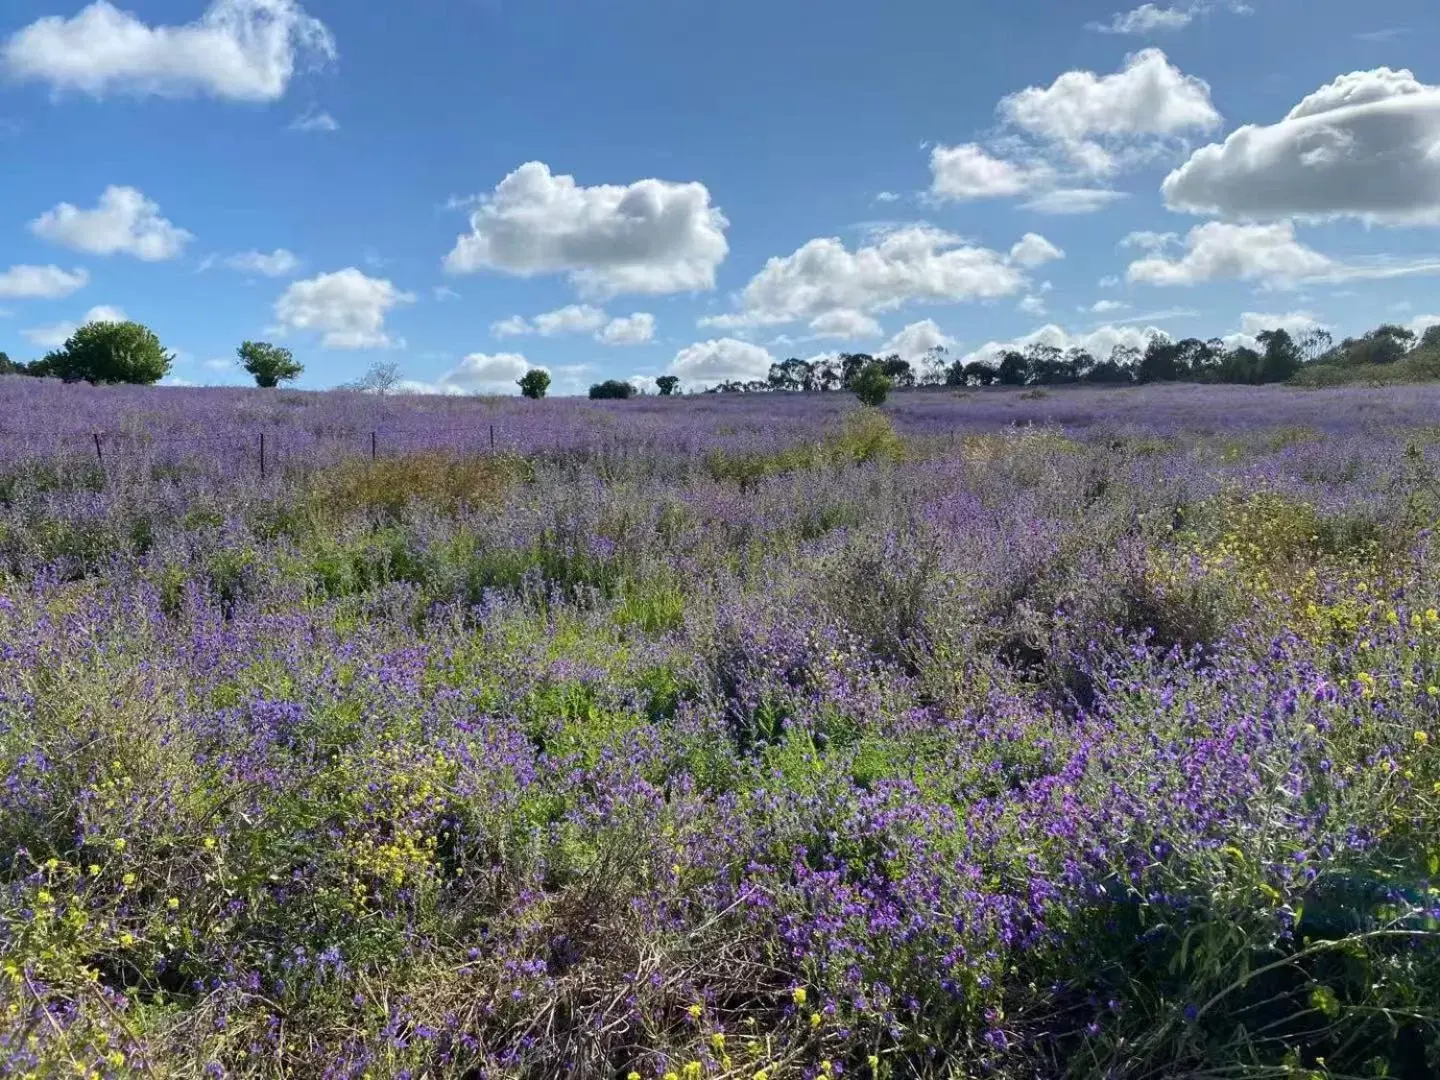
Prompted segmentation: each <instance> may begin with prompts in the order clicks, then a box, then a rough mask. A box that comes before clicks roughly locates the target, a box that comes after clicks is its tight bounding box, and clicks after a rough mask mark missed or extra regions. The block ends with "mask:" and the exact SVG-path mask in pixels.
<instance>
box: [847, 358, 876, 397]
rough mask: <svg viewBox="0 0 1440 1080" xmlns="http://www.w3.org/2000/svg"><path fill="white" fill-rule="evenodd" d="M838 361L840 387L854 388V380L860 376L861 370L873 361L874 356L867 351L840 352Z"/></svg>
mask: <svg viewBox="0 0 1440 1080" xmlns="http://www.w3.org/2000/svg"><path fill="white" fill-rule="evenodd" d="M838 362H839V365H840V386H841V388H842V389H844V390H853V389H855V386H854V383H855V380H856V379H857V378H859V377H860V373H861V372H862V371H864V370H865V369H866V368H868V367H869V366H870V365H871V364H873V363H874V362H875V358H874V357H873V356H871V355H870V354H869V353H841V354H840V356H839V358H838Z"/></svg>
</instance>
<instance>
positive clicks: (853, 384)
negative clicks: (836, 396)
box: [850, 361, 893, 408]
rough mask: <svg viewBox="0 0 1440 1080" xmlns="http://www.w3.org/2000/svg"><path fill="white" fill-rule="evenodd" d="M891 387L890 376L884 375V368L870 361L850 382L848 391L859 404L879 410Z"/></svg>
mask: <svg viewBox="0 0 1440 1080" xmlns="http://www.w3.org/2000/svg"><path fill="white" fill-rule="evenodd" d="M892 385H893V384H892V383H891V381H890V376H889V375H886V374H885V369H884V367H883V366H882V365H880V364H878V363H876V362H874V361H871V363H870V364H869V365H868V366H867V367H866V368H865V369H864V370H863V371H861V372H860V373H859V374H858V375H856V376H855V378H853V379H852V380H850V389H851V390H852V391H853V392H854V394H855V396H856V397H857V398H859V399H860V404H862V405H869V406H871V407H872V408H879V407H880V406H881V405H884V404H885V399H886V398H887V397H889V396H890V388H891V386H892Z"/></svg>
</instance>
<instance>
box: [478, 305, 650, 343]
mask: <svg viewBox="0 0 1440 1080" xmlns="http://www.w3.org/2000/svg"><path fill="white" fill-rule="evenodd" d="M591 332H593V333H594V335H595V340H596V341H599V342H602V343H604V344H606V345H640V344H643V343H644V342H647V341H649V340H650V339H651V338H653V337H654V336H655V316H654V315H651V314H650V313H649V312H645V311H637V312H635V313H634V314H633V315H626V316H622V317H620V318H615V319H612V318H611V317H610V316H609V315H607V314H606V313H605V312H604V311H603V310H601V309H600V308H597V307H591V306H590V305H589V304H570V305H569V306H568V307H563V308H559V309H557V310H555V311H546V312H543V313H542V314H540V315H536V316H535V317H534V318H533V319H526V318H525V317H524V316H522V315H511V316H510V317H509V318H508V319H501V320H500V321H499V322H496V323H491V324H490V333H491V334H493V335H494V336H495V337H521V336H523V335H525V334H539V335H540V336H541V337H557V336H559V335H561V334H588V333H591Z"/></svg>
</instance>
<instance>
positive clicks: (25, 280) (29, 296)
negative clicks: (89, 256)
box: [0, 266, 90, 300]
mask: <svg viewBox="0 0 1440 1080" xmlns="http://www.w3.org/2000/svg"><path fill="white" fill-rule="evenodd" d="M89 281H90V275H89V273H88V272H86V271H85V270H82V269H80V268H79V267H76V268H75V269H74V270H62V269H61V268H60V267H58V266H12V267H11V268H10V269H9V270H6V271H5V272H4V273H0V297H4V298H5V299H7V300H59V299H60V298H61V297H65V296H69V295H70V294H71V293H74V292H78V291H79V290H81V289H83V288H84V287H85V286H86V285H87V284H88V283H89Z"/></svg>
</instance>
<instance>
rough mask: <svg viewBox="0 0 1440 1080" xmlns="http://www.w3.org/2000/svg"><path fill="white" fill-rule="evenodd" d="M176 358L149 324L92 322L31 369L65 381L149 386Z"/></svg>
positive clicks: (164, 372)
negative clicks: (147, 325) (167, 350)
mask: <svg viewBox="0 0 1440 1080" xmlns="http://www.w3.org/2000/svg"><path fill="white" fill-rule="evenodd" d="M174 359H175V357H174V356H173V355H172V354H171V353H167V352H166V351H165V349H164V347H163V346H162V345H161V344H160V339H159V338H157V337H156V336H155V334H154V332H152V331H151V330H150V329H149V328H148V327H144V326H141V325H140V324H139V323H135V322H92V323H86V324H85V325H84V326H82V327H80V329H78V330H76V331H75V332H74V333H73V334H71V335H70V337H69V339H68V340H66V342H65V344H64V345H62V346H61V347H60V348H59V349H57V350H55V351H54V352H51V353H47V354H46V356H45V358H44V359H43V360H41V361H39V362H38V364H34V365H31V368H32V370H34V371H35V372H36V374H43V375H57V376H59V377H60V378H62V379H64V380H65V381H66V382H89V383H136V384H139V385H143V386H148V385H150V384H151V383H157V382H159V381H160V380H161V379H163V378H164V377H165V376H166V375H168V374H169V373H170V364H171V362H172V361H173V360H174Z"/></svg>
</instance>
